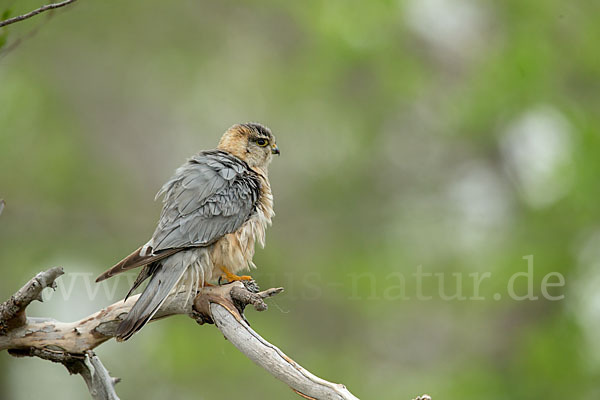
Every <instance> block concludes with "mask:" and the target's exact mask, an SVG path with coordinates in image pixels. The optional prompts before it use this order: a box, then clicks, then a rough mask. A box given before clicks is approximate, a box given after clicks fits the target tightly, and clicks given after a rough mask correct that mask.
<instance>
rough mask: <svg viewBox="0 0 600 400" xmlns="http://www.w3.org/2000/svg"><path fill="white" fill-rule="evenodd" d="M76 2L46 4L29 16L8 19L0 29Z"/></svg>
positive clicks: (69, 0)
mask: <svg viewBox="0 0 600 400" xmlns="http://www.w3.org/2000/svg"><path fill="white" fill-rule="evenodd" d="M76 1H77V0H65V1H61V2H60V3H52V4H46V5H45V6H42V7H40V8H38V9H35V10H33V11H31V12H28V13H27V14H23V15H19V16H16V17H12V18H9V19H6V20H4V21H0V28H2V27H3V26H6V25H10V24H14V23H16V22H20V21H23V20H25V19H28V18H31V17H34V16H36V15H38V14H41V13H43V12H45V11H49V10H54V9H57V8H61V7H64V6H67V5H69V4H71V3H74V2H76Z"/></svg>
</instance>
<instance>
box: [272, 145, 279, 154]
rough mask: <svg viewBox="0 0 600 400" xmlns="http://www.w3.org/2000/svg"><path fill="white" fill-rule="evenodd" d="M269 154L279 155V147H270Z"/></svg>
mask: <svg viewBox="0 0 600 400" xmlns="http://www.w3.org/2000/svg"><path fill="white" fill-rule="evenodd" d="M271 154H277V155H280V154H281V152H280V151H279V147H277V145H276V144H274V145H273V146H271Z"/></svg>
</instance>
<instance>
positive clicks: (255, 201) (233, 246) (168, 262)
mask: <svg viewBox="0 0 600 400" xmlns="http://www.w3.org/2000/svg"><path fill="white" fill-rule="evenodd" d="M280 154H281V153H280V151H279V148H278V147H277V143H276V139H275V136H274V135H273V134H272V132H271V130H270V129H269V128H267V127H266V126H264V125H261V124H259V123H254V122H250V123H243V124H236V125H233V126H232V127H230V128H229V129H227V130H226V131H225V133H224V134H223V136H222V137H221V140H220V141H219V144H218V146H217V147H216V149H213V150H205V151H201V152H199V153H198V154H196V155H194V156H192V157H190V158H189V159H188V160H187V161H186V162H185V163H184V164H183V165H182V166H180V167H179V168H178V169H177V170H176V171H175V174H174V175H173V176H172V177H171V178H170V179H169V180H167V182H166V183H165V184H164V185H163V186H162V188H161V189H160V190H159V192H158V193H157V194H156V197H155V200H156V199H158V198H160V197H161V196H162V201H163V207H162V211H161V214H160V218H159V220H158V225H157V227H156V230H155V231H154V234H153V235H152V237H151V238H150V240H149V241H148V242H146V243H145V244H144V245H142V246H141V247H139V248H138V249H137V250H135V251H134V252H133V253H131V254H130V255H129V256H127V257H125V258H124V259H123V260H121V261H120V262H118V263H117V264H116V265H114V266H113V267H112V268H110V269H108V270H107V271H106V272H104V273H102V274H101V275H100V276H99V277H98V278H97V279H96V282H101V281H103V280H105V279H108V278H110V277H112V276H114V275H116V274H119V273H122V272H125V271H128V270H131V269H133V268H138V267H143V268H142V270H141V272H140V273H139V275H138V277H137V278H136V280H135V281H134V283H133V286H132V287H131V289H130V290H129V293H128V294H127V296H126V297H125V300H127V298H128V297H129V296H130V295H131V294H132V293H133V292H134V291H135V289H137V288H138V287H139V286H140V285H141V284H142V283H143V282H144V281H145V280H147V279H148V278H149V279H150V280H149V282H148V284H147V286H146V288H145V289H144V290H143V291H142V294H141V295H140V297H139V298H138V299H137V301H136V303H135V304H134V305H133V307H132V308H131V310H130V311H129V313H128V314H127V315H126V316H125V318H124V319H123V320H122V321H121V322H120V324H119V326H118V328H117V330H116V333H115V337H116V339H117V340H118V341H125V340H127V339H129V338H130V337H131V336H132V335H133V334H135V333H136V332H138V331H139V330H140V329H142V328H143V327H144V326H145V325H146V324H147V323H148V322H149V321H150V320H151V319H152V317H153V316H154V314H156V312H157V311H158V310H159V309H160V307H161V306H162V305H163V303H164V302H165V301H166V299H167V298H168V296H169V294H170V293H171V292H172V291H173V290H181V288H184V287H185V288H187V290H188V299H189V294H190V293H191V292H192V290H193V289H196V290H198V288H199V287H202V286H204V285H210V283H209V282H215V281H217V280H218V281H219V282H220V281H221V279H222V278H226V279H227V280H228V281H229V282H231V281H238V280H249V279H252V278H251V277H250V276H247V275H243V276H238V275H236V273H238V272H239V271H242V270H246V269H250V268H256V265H255V264H254V263H253V261H252V258H253V256H254V250H255V244H257V243H258V244H260V245H261V246H262V247H264V246H265V230H266V228H267V227H268V226H270V225H271V223H272V218H273V217H274V215H275V213H274V211H273V194H272V192H271V185H270V182H269V178H268V167H269V164H270V163H271V161H272V159H273V156H274V155H280ZM194 293H195V292H194Z"/></svg>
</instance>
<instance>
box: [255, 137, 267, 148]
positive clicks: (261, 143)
mask: <svg viewBox="0 0 600 400" xmlns="http://www.w3.org/2000/svg"><path fill="white" fill-rule="evenodd" d="M256 144H257V145H259V146H260V147H266V146H268V145H269V141H268V140H267V139H257V140H256Z"/></svg>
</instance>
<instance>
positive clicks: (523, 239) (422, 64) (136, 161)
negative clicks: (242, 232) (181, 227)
mask: <svg viewBox="0 0 600 400" xmlns="http://www.w3.org/2000/svg"><path fill="white" fill-rule="evenodd" d="M40 4H41V3H40V2H36V1H31V0H19V1H7V0H0V13H1V12H3V11H4V10H10V13H11V14H10V15H17V14H21V13H23V12H26V11H29V10H31V9H33V8H36V7H37V6H39V5H40ZM598 15H600V3H599V2H594V1H583V0H582V1H574V2H564V1H558V0H527V1H522V0H506V1H501V2H500V1H475V0H410V1H409V0H400V1H356V0H345V1H342V0H328V1H317V0H307V1H298V2H278V1H272V0H253V1H246V2H241V1H240V2H236V1H232V0H225V1H204V0H202V1H192V0H177V1H169V2H165V1H155V0H145V1H116V0H104V1H98V0H81V1H79V2H77V3H75V4H74V5H72V6H70V7H69V8H65V9H63V10H60V11H58V12H55V13H54V14H53V15H52V17H51V18H49V17H48V16H47V15H41V16H38V17H36V18H33V19H30V20H28V21H25V22H22V23H19V24H16V25H12V26H10V27H9V28H8V29H6V28H5V29H4V30H1V29H0V35H1V36H0V37H2V38H4V39H6V40H5V43H4V45H3V48H2V50H0V52H2V53H0V197H1V198H4V199H5V200H6V209H5V210H4V213H3V214H2V215H1V216H0V270H1V274H0V276H1V279H0V295H1V296H0V297H1V298H2V299H5V298H8V297H9V296H10V295H11V294H12V293H13V292H14V291H15V290H16V289H17V288H18V287H20V285H21V284H23V283H24V282H26V281H27V280H28V279H29V278H31V276H33V274H35V273H37V272H38V271H40V270H42V269H45V268H48V267H51V266H54V265H61V266H64V267H65V269H66V272H67V275H66V276H65V277H63V278H61V287H62V288H64V291H61V289H60V288H59V290H58V291H56V292H55V293H54V294H53V295H52V294H51V293H49V294H48V299H47V301H46V302H45V303H43V304H35V305H33V306H32V307H31V309H30V312H29V314H30V315H36V316H51V317H55V318H58V319H61V320H76V319H78V318H82V317H84V316H85V315H87V314H89V313H91V312H93V311H95V310H97V309H99V308H100V307H103V306H105V305H108V304H110V303H111V302H114V301H117V300H118V299H119V298H121V297H122V296H123V295H124V294H125V292H126V290H127V282H126V281H125V280H121V281H117V282H115V283H114V285H116V286H102V287H100V289H99V291H98V292H97V293H95V292H94V291H93V290H94V289H95V288H96V289H97V286H95V285H94V284H93V283H92V278H93V277H95V276H96V275H97V274H98V273H100V272H101V271H103V270H104V269H106V268H107V267H109V266H111V265H112V264H113V263H115V262H116V261H118V260H119V259H120V258H121V257H123V256H125V255H127V254H129V252H130V251H131V250H133V249H134V248H136V247H137V246H139V245H140V244H142V243H143V242H145V240H147V238H148V237H149V236H150V235H151V233H152V231H153V229H154V225H155V223H156V220H157V218H158V214H159V212H160V204H159V203H157V202H153V201H152V198H153V196H154V194H155V192H156V191H157V190H158V188H159V187H160V186H161V184H162V182H164V181H165V180H166V179H167V178H168V177H169V176H170V174H171V173H172V171H173V170H174V169H175V168H176V167H177V166H179V165H180V164H181V163H182V162H183V160H185V158H186V157H188V156H189V155H191V154H193V153H195V152H196V151H199V150H201V149H206V148H212V147H214V146H215V145H216V143H217V141H218V138H219V137H220V134H221V133H222V132H223V131H224V130H225V129H226V128H227V127H229V126H230V125H232V124H233V123H236V122H245V121H259V122H262V123H265V124H267V125H268V126H270V127H271V129H272V130H273V132H274V133H275V134H276V135H277V138H278V144H279V147H280V148H281V150H282V156H281V157H279V158H277V159H275V160H274V162H273V164H272V166H271V182H272V186H273V191H274V195H275V202H276V212H277V217H276V218H275V220H274V225H273V227H272V228H271V229H270V230H269V231H268V234H267V247H266V248H265V249H264V250H259V251H257V255H256V257H255V261H256V264H257V265H258V266H259V269H258V270H256V271H253V276H254V277H255V278H256V279H257V280H258V282H259V283H260V284H261V285H262V286H263V287H269V286H280V285H281V286H285V287H286V289H287V291H286V293H285V294H283V295H281V296H280V297H278V298H276V299H274V300H273V301H272V302H271V307H270V310H269V311H268V312H266V313H261V314H258V313H256V312H252V311H249V312H248V317H249V319H250V320H251V321H252V326H253V327H254V328H255V329H256V330H257V331H259V332H260V333H261V334H263V335H264V337H265V338H266V339H268V340H270V341H271V342H273V343H275V344H277V345H278V346H279V347H280V348H282V349H283V350H284V351H285V352H286V353H288V354H289V355H290V356H291V357H293V358H294V359H296V360H297V361H298V362H299V363H301V364H302V365H304V366H305V367H306V368H308V369H309V370H311V371H312V372H314V373H315V374H317V375H319V376H322V377H324V378H326V379H328V380H332V381H336V382H343V383H345V384H346V385H347V386H348V387H349V388H350V390H351V391H352V392H354V393H355V394H356V395H357V396H358V397H360V398H364V399H410V398H413V397H414V396H416V395H418V394H421V393H424V392H426V393H429V394H430V395H432V396H433V398H434V399H477V398H483V399H488V400H495V399H540V400H542V399H543V400H551V399H560V400H563V399H565V398H588V399H594V398H598V397H599V396H600V384H599V383H598V382H599V378H600V346H599V345H598V342H599V341H598V333H597V332H598V331H599V329H600V296H599V295H598V291H597V290H596V288H597V287H598V285H600V274H599V272H600V208H599V206H598V199H599V198H600V191H599V187H600V186H599V172H600V136H599V128H600V50H599V49H600V47H599V44H600V24H598ZM32 31H36V33H35V35H33V36H31V37H30V32H32ZM19 40H20V41H21V42H20V44H19V45H18V46H17V47H15V48H14V49H11V47H13V45H14V44H15V42H16V41H19ZM2 41H4V40H2ZM529 255H533V257H534V258H533V260H534V268H533V277H532V280H531V282H532V284H533V287H534V295H535V296H537V297H539V298H538V300H535V301H531V300H523V301H517V300H515V299H511V298H509V297H508V295H507V294H508V282H509V281H510V279H511V276H514V274H515V273H518V272H524V271H527V261H526V260H524V259H523V257H525V256H529ZM419 267H420V268H422V271H425V272H426V273H437V274H442V275H441V276H443V278H444V282H443V284H440V280H439V279H438V277H437V276H436V277H428V278H425V279H424V281H423V282H424V284H423V288H422V291H423V293H424V294H425V295H430V296H431V297H432V298H431V299H430V300H424V299H419V298H417V293H418V292H417V287H416V286H417V282H416V278H415V277H414V276H413V274H414V273H416V271H418V268H419ZM551 272H558V273H560V274H562V276H563V277H564V280H565V282H566V284H565V286H564V287H558V288H557V287H555V288H551V289H549V292H550V294H552V295H554V296H564V299H562V300H558V301H549V300H547V299H544V298H543V296H542V292H541V289H540V288H541V283H542V281H543V278H544V276H545V275H546V274H548V273H551ZM473 273H478V274H484V273H489V274H490V275H491V276H490V278H489V279H486V280H484V281H483V283H482V284H481V288H480V296H481V297H483V298H484V300H473V299H472V297H474V296H473V285H472V279H471V278H470V277H469V274H473ZM453 274H458V276H461V277H462V278H463V281H462V286H463V287H462V290H463V293H464V295H465V296H466V297H467V299H466V300H459V299H453V300H445V299H444V296H443V295H442V294H444V293H445V294H452V293H455V292H456V291H457V289H456V280H455V276H457V275H453ZM402 277H403V278H404V284H402V280H401V279H402ZM515 282H516V283H515V291H516V292H517V293H519V294H523V293H526V292H527V289H528V287H527V282H526V279H524V278H523V277H521V278H518V279H516V280H515ZM86 285H88V286H86ZM110 285H112V284H110ZM105 288H108V289H114V290H115V292H114V293H113V294H111V293H106V292H105V291H104V289H105ZM442 289H444V290H445V291H442V292H440V290H442ZM495 294H499V295H500V297H501V298H500V299H499V300H496V299H495V298H494V295H495ZM97 353H98V354H99V355H100V357H101V358H102V360H103V362H104V363H105V365H106V366H107V367H108V368H109V369H110V371H111V373H112V374H113V375H115V376H119V377H121V378H123V382H122V383H120V384H119V385H118V391H119V393H120V395H121V397H122V398H123V399H163V398H166V397H168V398H170V399H172V400H175V399H230V398H235V397H240V396H243V397H244V398H246V399H263V398H273V399H274V398H277V399H294V398H297V396H296V395H295V394H294V393H293V392H291V391H290V390H289V389H288V388H287V387H285V385H283V384H282V383H280V382H278V381H276V380H275V379H273V378H272V377H270V376H269V375H268V374H267V373H266V372H264V371H263V370H261V369H260V368H258V367H256V366H255V365H253V364H252V363H251V362H250V361H248V360H247V359H246V358H245V357H244V356H243V355H241V354H240V353H239V352H238V351H237V350H236V349H235V348H233V346H232V345H231V344H230V343H228V342H226V341H225V340H224V339H223V338H222V336H221V335H220V333H219V332H218V331H217V330H216V329H214V327H209V326H204V327H198V326H196V325H195V323H194V322H193V321H192V320H191V319H189V318H184V317H178V318H170V319H168V320H164V321H161V322H158V323H154V324H151V325H149V326H147V327H146V328H144V330H143V332H142V333H140V334H138V335H136V336H135V337H134V338H133V339H132V340H130V341H129V342H127V343H125V344H116V343H114V342H109V343H106V344H105V345H103V346H101V347H100V348H98V350H97ZM48 393H52V394H53V397H52V398H63V399H81V398H87V396H88V395H87V392H86V389H85V385H84V384H83V382H82V381H81V379H79V378H76V377H69V376H68V375H67V373H66V371H65V370H64V369H63V368H62V367H61V366H59V365H53V364H51V363H47V362H43V361H40V360H36V359H13V358H11V357H10V356H9V355H8V354H6V352H3V353H0V398H2V399H11V400H20V399H30V398H36V397H40V396H42V395H44V394H46V395H47V394H48Z"/></svg>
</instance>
